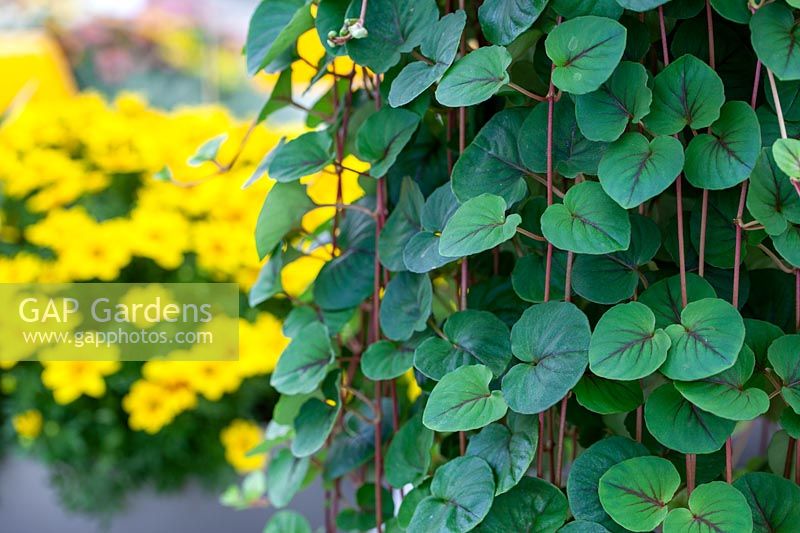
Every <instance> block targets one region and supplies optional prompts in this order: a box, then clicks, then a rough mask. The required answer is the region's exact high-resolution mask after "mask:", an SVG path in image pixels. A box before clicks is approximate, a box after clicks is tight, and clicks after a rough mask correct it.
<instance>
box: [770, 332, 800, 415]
mask: <svg viewBox="0 0 800 533" xmlns="http://www.w3.org/2000/svg"><path fill="white" fill-rule="evenodd" d="M768 358H769V362H770V365H771V366H772V369H773V370H774V371H775V373H776V374H778V376H780V378H781V380H782V381H783V383H782V385H783V386H782V387H781V396H783V399H784V400H786V403H787V404H789V407H791V408H792V409H794V412H795V413H797V414H800V335H784V336H783V337H781V338H779V339H776V340H775V341H774V342H773V343H772V344H771V345H770V347H769V355H768Z"/></svg>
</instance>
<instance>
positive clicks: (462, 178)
mask: <svg viewBox="0 0 800 533" xmlns="http://www.w3.org/2000/svg"><path fill="white" fill-rule="evenodd" d="M526 116H528V111H527V110H525V109H508V110H505V111H501V112H500V113H497V114H496V115H494V116H493V117H492V118H490V119H489V122H487V123H486V124H484V126H483V127H482V128H481V130H480V131H479V132H478V135H476V136H475V139H473V140H472V142H471V143H470V144H469V145H468V146H467V148H466V149H465V150H464V153H463V154H461V156H460V157H459V158H458V160H457V161H456V164H455V166H454V167H453V177H452V187H453V193H454V194H455V195H456V198H458V201H459V202H465V201H467V200H469V199H470V198H474V197H476V196H479V195H481V194H483V193H491V194H496V195H498V196H502V197H503V198H504V199H505V201H506V203H507V204H508V205H512V204H514V203H516V202H518V201H519V200H522V199H523V198H525V196H526V195H527V193H528V186H527V185H526V184H525V180H524V176H525V175H526V174H527V173H528V171H527V170H526V168H525V163H523V161H522V154H521V151H520V147H518V146H517V139H518V138H520V130H521V128H522V123H523V121H524V120H525V117H526Z"/></svg>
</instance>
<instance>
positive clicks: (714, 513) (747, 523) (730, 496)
mask: <svg viewBox="0 0 800 533" xmlns="http://www.w3.org/2000/svg"><path fill="white" fill-rule="evenodd" d="M752 529H753V513H752V512H751V511H750V507H748V506H747V500H745V497H744V496H743V495H742V493H741V492H739V491H738V490H737V489H736V488H735V487H733V486H731V485H728V484H727V483H725V482H722V481H712V482H711V483H706V484H704V485H700V486H698V487H697V488H696V489H695V490H694V492H692V495H691V496H690V497H689V508H688V509H683V508H678V509H673V510H672V511H670V513H669V515H667V519H666V520H665V521H664V533H695V532H697V531H714V532H719V533H737V532H739V531H752Z"/></svg>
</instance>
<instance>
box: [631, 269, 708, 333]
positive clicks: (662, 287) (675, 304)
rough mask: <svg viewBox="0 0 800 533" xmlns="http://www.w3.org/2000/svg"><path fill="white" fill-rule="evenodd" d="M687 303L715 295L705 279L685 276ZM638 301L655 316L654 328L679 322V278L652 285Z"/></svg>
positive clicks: (692, 275) (689, 275) (690, 274)
mask: <svg viewBox="0 0 800 533" xmlns="http://www.w3.org/2000/svg"><path fill="white" fill-rule="evenodd" d="M686 296H687V301H688V302H690V303H691V302H696V301H697V300H702V299H704V298H714V297H716V296H717V294H716V293H715V292H714V289H713V288H712V287H711V285H710V284H709V283H708V281H706V280H705V279H703V278H701V277H700V276H698V275H697V274H692V273H688V274H687V275H686ZM639 301H640V302H641V303H643V304H645V305H646V306H647V307H649V308H650V309H651V310H652V311H653V314H655V316H656V327H657V328H665V327H667V326H669V325H670V324H677V323H679V322H680V321H681V278H680V276H672V277H670V278H667V279H662V280H661V281H658V282H657V283H654V284H652V285H651V286H650V287H649V288H648V289H647V290H646V291H644V292H643V293H642V296H641V297H640V298H639Z"/></svg>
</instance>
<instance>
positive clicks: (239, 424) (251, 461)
mask: <svg viewBox="0 0 800 533" xmlns="http://www.w3.org/2000/svg"><path fill="white" fill-rule="evenodd" d="M220 440H221V441H222V445H223V446H224V448H225V459H226V460H227V461H228V463H230V465H231V466H233V467H234V468H235V469H236V471H237V472H239V473H240V474H245V473H247V472H252V471H254V470H259V469H261V468H264V465H266V463H267V457H266V455H264V454H258V455H253V456H249V457H248V456H247V452H249V451H250V450H252V449H253V448H255V447H256V446H257V445H258V444H260V443H261V441H262V440H264V435H263V432H262V430H261V428H260V427H259V426H258V424H256V423H255V422H251V421H249V420H242V419H236V420H234V421H233V422H231V423H230V425H229V426H228V427H226V428H225V429H223V430H222V433H220Z"/></svg>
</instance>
